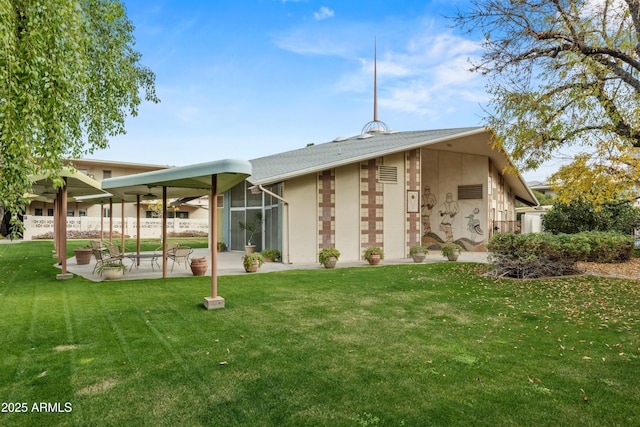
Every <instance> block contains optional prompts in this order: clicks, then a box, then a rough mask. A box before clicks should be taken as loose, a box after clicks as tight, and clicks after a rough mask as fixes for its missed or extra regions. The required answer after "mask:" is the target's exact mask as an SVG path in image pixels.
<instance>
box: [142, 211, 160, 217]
mask: <svg viewBox="0 0 640 427" xmlns="http://www.w3.org/2000/svg"><path fill="white" fill-rule="evenodd" d="M145 217H146V218H159V217H160V215H158V212H156V211H146V212H145Z"/></svg>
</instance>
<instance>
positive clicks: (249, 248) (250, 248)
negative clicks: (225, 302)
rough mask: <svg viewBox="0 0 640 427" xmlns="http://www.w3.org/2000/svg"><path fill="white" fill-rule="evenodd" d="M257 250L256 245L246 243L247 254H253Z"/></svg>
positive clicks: (245, 250)
mask: <svg viewBox="0 0 640 427" xmlns="http://www.w3.org/2000/svg"><path fill="white" fill-rule="evenodd" d="M255 251H256V245H246V246H245V247H244V253H246V254H252V253H254V252H255Z"/></svg>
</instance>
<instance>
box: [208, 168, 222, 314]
mask: <svg viewBox="0 0 640 427" xmlns="http://www.w3.org/2000/svg"><path fill="white" fill-rule="evenodd" d="M217 190H218V175H216V174H212V175H211V194H210V195H209V212H210V216H209V235H210V236H211V238H210V239H209V240H210V243H209V251H210V253H211V296H210V297H205V299H204V306H205V307H206V308H207V310H213V309H216V308H224V298H222V297H220V296H218V191H217Z"/></svg>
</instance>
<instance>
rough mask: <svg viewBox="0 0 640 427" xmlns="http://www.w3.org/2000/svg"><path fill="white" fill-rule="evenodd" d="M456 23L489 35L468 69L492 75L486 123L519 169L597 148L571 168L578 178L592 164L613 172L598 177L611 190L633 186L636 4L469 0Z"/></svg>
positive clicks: (639, 51) (638, 82) (639, 143)
mask: <svg viewBox="0 0 640 427" xmlns="http://www.w3.org/2000/svg"><path fill="white" fill-rule="evenodd" d="M454 22H455V23H456V24H457V25H458V26H460V27H462V28H464V29H466V30H467V31H469V32H470V33H476V32H479V33H481V34H482V36H483V42H482V46H483V53H482V55H481V57H480V59H479V60H478V61H477V62H476V63H474V64H473V68H472V70H474V71H476V72H481V73H483V74H485V75H486V76H487V77H488V79H489V80H488V85H487V89H488V91H489V93H490V94H491V101H490V103H489V106H488V108H487V114H488V117H487V118H486V121H487V125H488V126H489V127H491V128H492V129H494V130H495V131H496V135H497V138H496V144H497V145H498V146H502V147H504V148H506V149H508V151H509V152H510V153H511V154H512V156H513V157H514V160H516V162H517V163H518V164H519V166H520V167H521V168H523V169H532V168H533V169H534V168H537V167H538V166H539V165H540V164H541V163H543V162H545V161H547V160H549V159H551V158H552V157H553V156H555V155H557V153H558V152H559V151H560V150H561V149H564V148H567V147H573V148H578V149H581V150H583V151H586V152H588V153H592V152H593V151H594V148H597V149H598V150H596V152H595V153H594V154H593V155H592V154H589V155H588V158H585V157H584V155H585V154H584V153H581V154H580V155H581V156H583V157H582V158H581V159H576V161H577V162H578V163H577V165H576V166H577V167H576V168H573V169H572V168H571V167H570V168H569V169H565V172H568V173H571V174H573V176H575V177H580V176H581V172H582V171H583V170H584V168H583V167H582V166H585V165H586V167H587V168H588V169H589V168H590V169H597V171H598V172H599V173H601V174H604V177H605V178H607V174H610V175H611V177H610V178H608V179H601V180H600V181H601V182H602V183H604V184H605V185H607V186H608V187H607V188H608V190H607V192H609V193H611V192H613V191H614V190H613V189H615V188H618V189H620V186H621V185H624V186H625V188H624V189H625V190H630V189H633V187H634V186H635V185H636V184H637V183H638V182H639V179H638V177H639V176H640V174H639V173H638V166H637V161H636V160H634V159H635V158H636V157H637V153H635V150H633V148H637V147H640V40H639V34H640V0H598V1H586V0H582V1H580V0H472V2H471V6H469V9H468V10H465V11H461V12H459V13H458V15H457V16H456V17H455V18H454ZM580 147H582V148H580ZM580 162H582V163H580ZM622 175H624V176H622ZM583 182H584V187H585V188H587V187H588V186H589V180H588V179H584V180H583ZM584 195H585V196H586V197H591V195H590V194H589V192H584ZM600 196H602V197H605V196H606V195H598V196H594V197H593V198H594V200H595V199H597V198H598V197H600ZM598 201H602V200H598Z"/></svg>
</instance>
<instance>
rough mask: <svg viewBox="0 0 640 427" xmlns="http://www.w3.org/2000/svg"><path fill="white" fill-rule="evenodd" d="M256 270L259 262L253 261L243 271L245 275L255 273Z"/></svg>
mask: <svg viewBox="0 0 640 427" xmlns="http://www.w3.org/2000/svg"><path fill="white" fill-rule="evenodd" d="M258 268H260V261H258V260H255V261H253V264H251V266H249V267H247V266H245V267H244V271H246V272H247V273H255V272H256V271H258Z"/></svg>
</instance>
